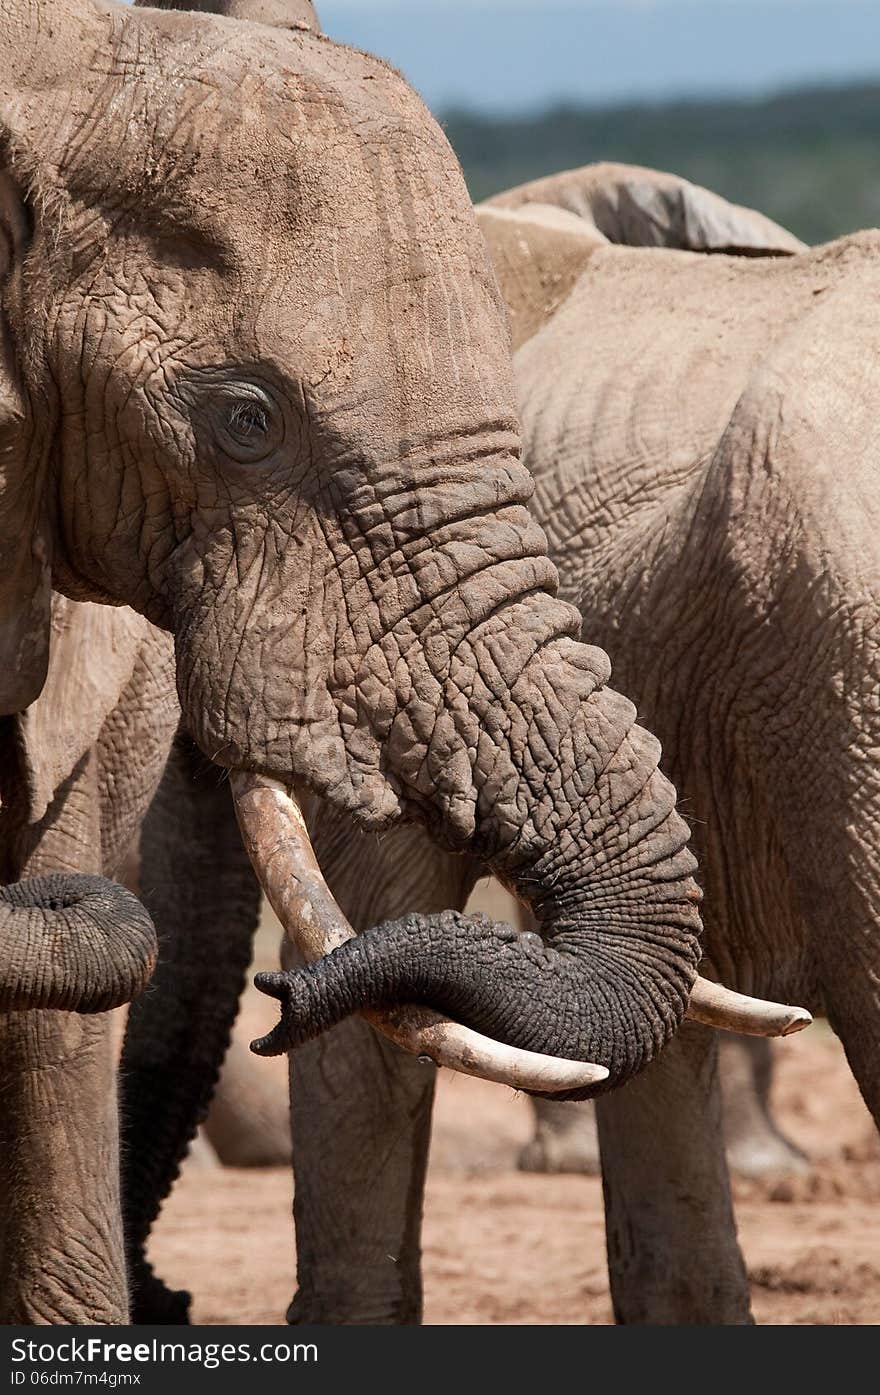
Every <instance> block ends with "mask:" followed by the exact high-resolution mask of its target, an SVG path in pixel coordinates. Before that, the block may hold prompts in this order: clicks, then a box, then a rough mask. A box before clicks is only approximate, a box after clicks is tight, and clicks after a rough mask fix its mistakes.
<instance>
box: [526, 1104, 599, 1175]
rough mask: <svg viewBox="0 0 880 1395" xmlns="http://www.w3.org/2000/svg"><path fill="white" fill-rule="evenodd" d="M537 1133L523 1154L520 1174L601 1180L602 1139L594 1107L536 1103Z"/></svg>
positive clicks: (534, 1106) (533, 1106)
mask: <svg viewBox="0 0 880 1395" xmlns="http://www.w3.org/2000/svg"><path fill="white" fill-rule="evenodd" d="M531 1104H532V1109H533V1112H534V1118H535V1132H534V1134H533V1136H532V1137H531V1139H530V1140H529V1142H528V1143H527V1144H526V1145H525V1147H524V1148H523V1149H522V1150H521V1151H520V1154H519V1157H518V1159H517V1167H518V1168H519V1170H520V1172H548V1173H549V1172H576V1173H580V1174H582V1175H585V1176H587V1177H597V1176H598V1175H599V1172H600V1165H599V1137H598V1133H597V1131H596V1114H595V1110H594V1109H593V1106H592V1105H591V1104H580V1103H567V1102H563V1103H558V1102H556V1101H554V1100H541V1099H533V1100H532V1101H531Z"/></svg>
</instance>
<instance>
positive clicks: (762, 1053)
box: [720, 1036, 810, 1178]
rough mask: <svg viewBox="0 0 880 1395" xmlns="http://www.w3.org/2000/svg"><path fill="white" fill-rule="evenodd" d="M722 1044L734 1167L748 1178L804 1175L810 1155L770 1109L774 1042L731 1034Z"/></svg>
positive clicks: (727, 1125) (726, 1127)
mask: <svg viewBox="0 0 880 1395" xmlns="http://www.w3.org/2000/svg"><path fill="white" fill-rule="evenodd" d="M720 1047H721V1056H720V1061H721V1094H722V1099H723V1119H724V1147H725V1151H726V1153H727V1165H728V1167H729V1168H730V1170H731V1172H732V1173H734V1174H735V1175H737V1176H739V1177H750V1178H761V1177H778V1176H788V1177H791V1176H804V1175H805V1174H806V1173H808V1172H809V1170H810V1163H809V1159H808V1158H807V1156H806V1154H805V1153H802V1152H801V1150H800V1148H798V1146H797V1144H795V1143H792V1142H791V1140H790V1139H788V1138H786V1137H785V1134H783V1133H782V1132H781V1130H780V1129H779V1128H778V1127H777V1125H776V1123H775V1121H774V1119H773V1115H772V1112H771V1108H770V1084H771V1079H772V1071H773V1058H772V1052H771V1046H770V1043H769V1042H767V1041H763V1040H761V1039H760V1038H751V1039H750V1038H747V1037H734V1036H728V1037H725V1038H724V1040H723V1041H722V1042H721V1044H720Z"/></svg>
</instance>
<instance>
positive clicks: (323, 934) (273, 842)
mask: <svg viewBox="0 0 880 1395" xmlns="http://www.w3.org/2000/svg"><path fill="white" fill-rule="evenodd" d="M230 778H231V785H232V793H233V798H234V801H235V808H236V814H237V816H238V822H239V827H240V828H241V832H242V837H243V840H244V845H245V847H246V849H247V852H248V855H249V857H250V859H251V862H252V863H253V866H254V870H255V871H256V873H257V877H258V878H259V881H260V884H261V886H262V888H263V890H264V892H265V894H266V896H267V898H268V900H269V903H270V905H271V906H272V909H273V910H274V911H275V914H276V915H277V916H278V919H279V920H280V921H281V924H282V925H283V927H284V930H285V933H286V934H287V936H288V938H289V939H290V940H291V941H292V943H293V944H295V945H296V947H297V949H298V950H299V952H300V954H301V955H302V956H303V958H304V959H305V961H306V963H309V964H312V963H315V962H316V961H317V960H319V959H322V958H323V957H324V956H325V955H327V954H329V953H331V951H333V950H334V949H337V948H339V946H340V945H343V944H345V943H346V941H348V940H352V939H354V938H355V932H354V930H353V929H352V927H351V925H350V923H349V921H348V920H347V918H346V917H345V916H344V915H343V913H342V911H341V910H340V908H339V906H338V905H337V904H336V902H335V900H334V899H333V896H332V894H331V892H330V889H329V887H328V886H327V884H326V882H325V881H324V878H323V876H322V874H321V869H320V867H319V866H318V862H317V859H316V857H315V853H314V850H313V848H312V845H311V842H310V840H309V835H308V830H307V828H306V822H305V819H304V817H303V813H302V810H301V809H300V806H299V804H298V803H297V801H296V799H295V797H294V796H293V795H291V794H290V793H289V792H288V790H287V789H285V787H284V786H283V785H282V784H280V783H279V782H278V781H277V780H272V779H270V778H268V777H267V776H262V775H253V774H248V773H245V772H242V771H233V772H232V773H231V777H230ZM285 981H286V980H285V976H284V975H283V974H260V975H258V976H257V986H258V987H259V988H261V989H262V990H263V991H264V992H266V993H269V994H271V995H274V996H277V997H282V996H283V994H282V991H281V990H282V987H283V984H284V982H285ZM363 1015H364V1017H366V1018H367V1020H368V1021H369V1022H371V1023H372V1025H373V1026H374V1027H376V1028H377V1029H378V1030H379V1031H380V1032H383V1033H384V1034H385V1036H387V1037H389V1038H390V1040H391V1041H393V1042H395V1043H396V1045H398V1046H400V1047H402V1048H403V1050H404V1051H409V1052H411V1053H412V1054H413V1055H415V1056H424V1057H426V1058H428V1059H430V1060H431V1061H433V1062H434V1063H435V1064H436V1065H438V1066H448V1067H450V1068H451V1069H452V1070H457V1071H461V1072H462V1073H463V1074H465V1075H476V1076H479V1077H480V1078H481V1079H483V1080H492V1081H495V1082H496V1083H498V1084H501V1085H510V1086H512V1087H513V1088H514V1089H517V1090H530V1091H534V1092H537V1093H547V1094H555V1093H562V1092H563V1091H572V1090H583V1089H585V1088H589V1087H591V1086H594V1085H600V1084H601V1083H602V1081H604V1080H605V1079H607V1077H608V1071H607V1070H606V1068H605V1067H604V1066H601V1065H595V1064H592V1063H590V1062H583V1061H570V1060H566V1059H564V1058H562V1057H557V1056H547V1055H541V1054H540V1053H536V1052H531V1051H524V1050H521V1049H520V1048H517V1047H511V1046H506V1045H504V1044H503V1043H501V1042H497V1041H494V1040H493V1039H491V1038H490V1037H486V1036H483V1035H482V1034H481V1033H479V1032H475V1031H472V1030H471V1029H470V1028H468V1027H463V1026H461V1025H460V1024H459V1023H456V1022H452V1021H450V1020H449V1019H448V1018H445V1017H442V1016H441V1015H440V1014H439V1013H436V1012H434V1011H432V1010H431V1009H429V1008H422V1007H415V1006H403V1007H398V1008H393V1009H386V1010H383V1011H381V1012H380V1011H365V1012H364V1014H363ZM687 1016H688V1017H690V1018H692V1019H693V1020H694V1021H697V1022H701V1023H703V1024H704V1025H706V1026H708V1027H716V1028H721V1029H723V1030H725V1031H734V1032H746V1033H749V1034H751V1035H754V1036H788V1035H789V1034H790V1033H792V1032H797V1031H800V1030H801V1028H803V1027H806V1026H808V1025H809V1023H810V1022H811V1021H812V1018H811V1017H810V1014H809V1013H808V1012H807V1011H805V1009H803V1008H798V1007H789V1006H786V1005H784V1004H780V1003H770V1002H765V1001H763V1000H762V999H760V998H749V997H745V996H743V995H742V994H740V993H734V992H732V991H731V990H730V989H727V988H722V987H721V985H720V984H716V983H711V982H709V981H708V980H707V979H702V978H698V979H697V980H696V983H695V984H694V987H693V989H692V991H691V996H690V1000H689V1004H688V1010H687ZM285 1025H286V1024H285V1022H284V1019H283V1018H282V1021H281V1023H279V1025H278V1027H276V1028H275V1029H274V1031H273V1032H271V1033H270V1034H269V1035H268V1036H266V1037H262V1038H260V1040H258V1041H256V1042H254V1043H253V1050H254V1051H255V1052H256V1053H257V1054H258V1055H266V1056H269V1055H277V1054H279V1053H280V1052H281V1051H283V1050H284V1049H285V1038H286V1032H285V1030H284V1029H285Z"/></svg>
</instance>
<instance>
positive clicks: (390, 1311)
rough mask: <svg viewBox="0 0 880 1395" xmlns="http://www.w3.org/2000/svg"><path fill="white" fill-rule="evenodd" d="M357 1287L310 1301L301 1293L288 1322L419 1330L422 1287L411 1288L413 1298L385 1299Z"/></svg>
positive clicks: (294, 1302)
mask: <svg viewBox="0 0 880 1395" xmlns="http://www.w3.org/2000/svg"><path fill="white" fill-rule="evenodd" d="M358 1288H359V1286H358V1285H355V1286H354V1289H353V1291H352V1292H350V1293H345V1294H337V1295H335V1296H334V1295H332V1294H330V1293H326V1292H325V1293H322V1294H320V1295H319V1296H314V1297H310V1296H309V1295H307V1294H305V1293H304V1292H303V1291H302V1290H300V1291H298V1292H297V1293H295V1294H294V1297H293V1301H292V1302H291V1304H290V1306H289V1307H288V1309H287V1312H286V1314H285V1319H286V1321H287V1323H288V1325H289V1326H291V1327H417V1326H418V1325H419V1324H420V1323H421V1321H422V1303H421V1286H420V1284H419V1283H418V1282H416V1283H414V1284H413V1285H411V1294H410V1295H409V1296H407V1295H406V1294H401V1293H395V1294H393V1295H386V1296H384V1297H383V1295H382V1293H381V1291H380V1292H376V1291H373V1290H371V1286H370V1285H369V1284H366V1285H365V1286H364V1287H363V1290H362V1291H358Z"/></svg>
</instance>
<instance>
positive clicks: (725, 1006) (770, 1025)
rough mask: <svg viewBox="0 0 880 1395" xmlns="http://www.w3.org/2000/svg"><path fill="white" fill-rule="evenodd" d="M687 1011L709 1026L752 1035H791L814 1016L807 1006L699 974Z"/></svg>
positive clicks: (807, 1023)
mask: <svg viewBox="0 0 880 1395" xmlns="http://www.w3.org/2000/svg"><path fill="white" fill-rule="evenodd" d="M686 1015H687V1016H688V1017H690V1018H692V1019H693V1021H694V1022H702V1023H703V1025H704V1026H705V1027H718V1028H720V1029H721V1031H724V1032H745V1033H746V1034H747V1035H748V1036H752V1037H789V1036H791V1035H792V1033H793V1032H801V1031H803V1029H804V1027H809V1025H810V1023H811V1022H812V1020H813V1019H812V1016H811V1015H810V1013H809V1012H807V1009H806V1008H802V1007H791V1006H790V1005H789V1004H787V1003H770V1002H765V1000H764V999H763V998H748V997H746V996H745V994H743V993H734V992H733V990H732V989H731V988H723V987H722V986H721V984H720V983H712V982H710V980H709V979H707V978H698V979H697V981H696V983H695V984H694V986H693V988H692V989H691V996H690V1000H689V1002H688V1007H687V1014H686Z"/></svg>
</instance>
